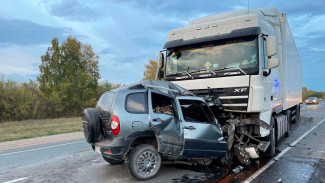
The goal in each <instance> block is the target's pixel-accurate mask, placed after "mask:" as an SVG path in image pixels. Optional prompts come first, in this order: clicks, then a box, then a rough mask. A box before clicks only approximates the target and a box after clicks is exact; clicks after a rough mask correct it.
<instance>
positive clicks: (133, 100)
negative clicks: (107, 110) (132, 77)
mask: <svg viewBox="0 0 325 183" xmlns="http://www.w3.org/2000/svg"><path fill="white" fill-rule="evenodd" d="M146 98H147V97H146V94H145V93H132V94H129V95H128V96H127V97H126V111H128V112H130V113H147V100H146Z"/></svg>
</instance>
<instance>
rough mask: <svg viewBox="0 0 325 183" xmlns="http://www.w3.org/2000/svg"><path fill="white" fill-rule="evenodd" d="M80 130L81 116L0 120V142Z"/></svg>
mask: <svg viewBox="0 0 325 183" xmlns="http://www.w3.org/2000/svg"><path fill="white" fill-rule="evenodd" d="M77 131H82V122H81V117H75V118H57V119H40V120H25V121H9V122H0V134H1V135H0V142H4V141H11V140H18V139H27V138H33V137H40V136H48V135H55V134H62V133H71V132H77Z"/></svg>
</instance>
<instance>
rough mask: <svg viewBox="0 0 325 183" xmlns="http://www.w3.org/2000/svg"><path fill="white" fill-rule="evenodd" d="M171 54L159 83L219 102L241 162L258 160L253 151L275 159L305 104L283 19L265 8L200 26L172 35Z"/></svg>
mask: <svg viewBox="0 0 325 183" xmlns="http://www.w3.org/2000/svg"><path fill="white" fill-rule="evenodd" d="M164 48H165V50H163V51H161V52H160V53H159V56H158V62H159V64H158V72H157V79H160V80H161V79H165V80H167V81H171V82H173V83H175V84H177V85H180V86H182V87H184V88H185V89H188V90H190V91H192V92H194V93H195V94H196V95H197V96H202V97H205V98H206V99H207V100H210V101H213V102H212V103H214V105H213V104H212V105H211V109H212V110H213V112H214V114H215V116H216V117H217V119H218V121H219V122H220V123H221V124H222V125H223V129H224V132H225V133H226V136H228V143H229V144H231V145H232V147H230V148H229V151H233V152H234V153H235V155H237V157H238V159H242V162H244V160H245V157H242V156H241V155H239V154H240V152H244V153H246V155H249V157H250V158H254V157H255V158H256V155H252V154H251V150H252V148H253V149H254V150H255V151H256V152H254V153H256V154H257V157H258V154H259V152H260V151H261V152H263V154H266V155H269V156H273V155H274V153H275V145H276V142H277V141H279V140H280V139H281V138H282V137H283V136H284V135H289V133H290V123H291V122H296V121H298V120H299V118H300V103H301V102H302V64H301V60H300V57H299V54H298V50H297V47H296V44H295V41H294V39H293V36H292V34H291V31H290V28H289V26H288V23H287V19H286V15H285V14H284V13H279V11H278V9H277V8H262V9H255V10H249V12H248V11H247V10H240V11H234V12H229V13H222V14H217V15H211V16H207V17H203V18H199V19H195V20H192V21H190V22H189V24H188V25H187V26H185V27H182V28H178V29H174V30H171V31H170V32H169V36H168V40H167V42H166V44H165V46H164ZM247 139H248V140H247ZM245 140H247V141H245ZM265 140H266V141H267V142H269V143H270V144H265V143H263V144H261V142H262V141H265ZM249 144H255V145H249ZM263 145H264V146H267V150H266V149H265V147H264V149H263V148H261V146H263ZM248 148H250V149H249V150H248ZM264 151H265V152H264ZM236 153H237V154H236Z"/></svg>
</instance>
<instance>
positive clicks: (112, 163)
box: [103, 156, 124, 165]
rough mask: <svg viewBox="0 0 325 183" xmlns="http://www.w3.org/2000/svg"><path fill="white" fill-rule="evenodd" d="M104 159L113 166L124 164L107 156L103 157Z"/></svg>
mask: <svg viewBox="0 0 325 183" xmlns="http://www.w3.org/2000/svg"><path fill="white" fill-rule="evenodd" d="M103 158H104V160H105V161H106V162H107V163H109V164H111V165H118V164H122V163H123V162H124V160H115V159H112V158H108V157H105V156H103Z"/></svg>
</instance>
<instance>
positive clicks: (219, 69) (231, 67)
mask: <svg viewBox="0 0 325 183" xmlns="http://www.w3.org/2000/svg"><path fill="white" fill-rule="evenodd" d="M226 69H238V70H239V71H241V72H242V73H244V74H245V75H246V72H245V71H243V69H241V68H240V67H238V68H236V67H224V68H222V69H217V70H214V71H216V72H218V71H223V70H226Z"/></svg>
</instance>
